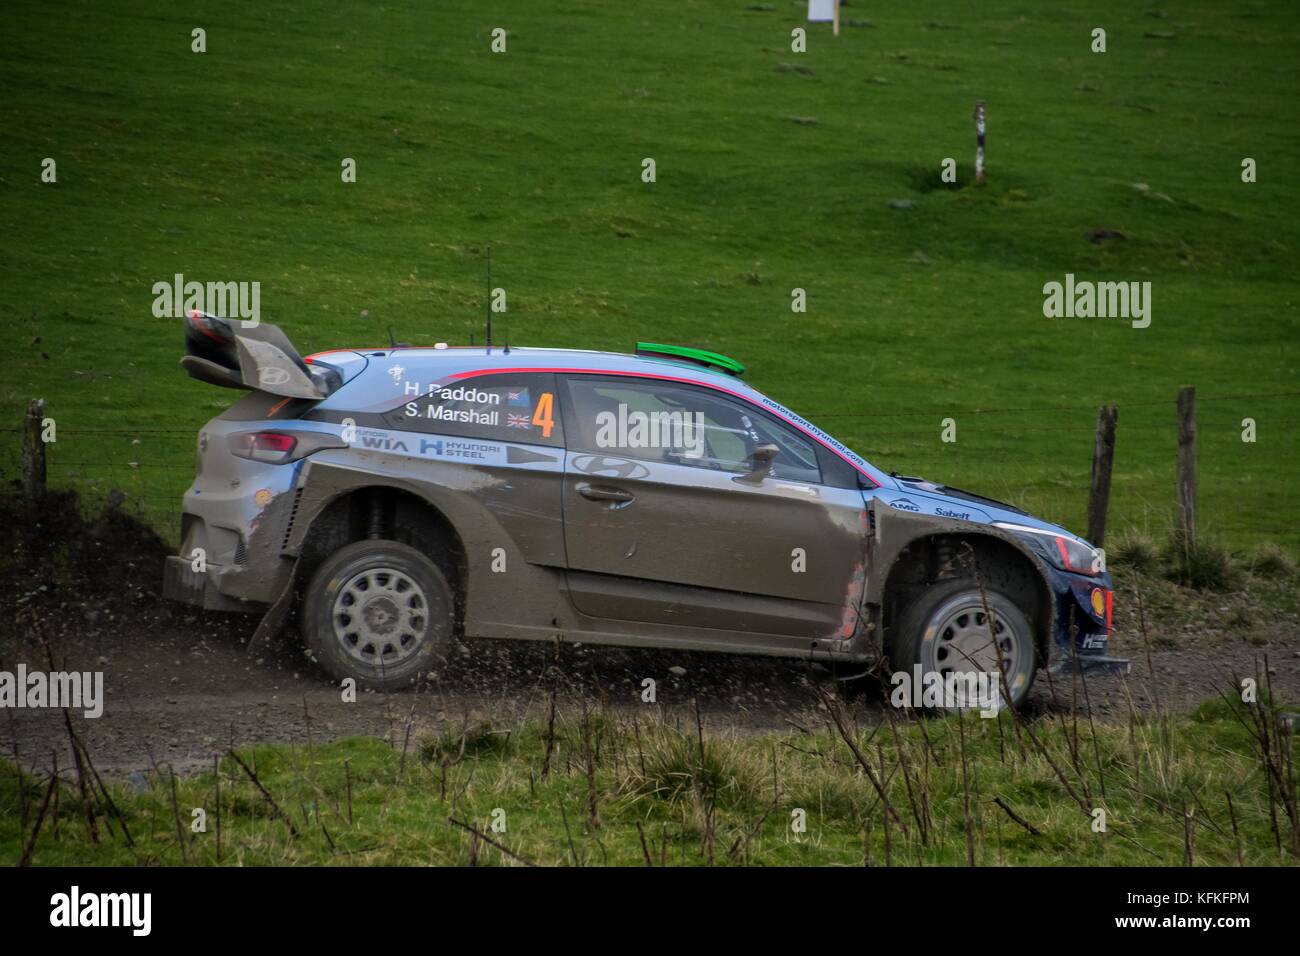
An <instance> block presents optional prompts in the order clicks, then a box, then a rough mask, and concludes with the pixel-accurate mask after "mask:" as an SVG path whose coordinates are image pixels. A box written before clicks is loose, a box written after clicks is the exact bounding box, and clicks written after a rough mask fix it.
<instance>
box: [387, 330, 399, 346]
mask: <svg viewBox="0 0 1300 956" xmlns="http://www.w3.org/2000/svg"><path fill="white" fill-rule="evenodd" d="M388 346H389V348H394V349H395V348H397V337H396V336H395V335H393V327H392V326H391V325H390V326H389V327H388Z"/></svg>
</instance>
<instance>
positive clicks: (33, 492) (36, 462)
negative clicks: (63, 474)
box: [23, 398, 45, 508]
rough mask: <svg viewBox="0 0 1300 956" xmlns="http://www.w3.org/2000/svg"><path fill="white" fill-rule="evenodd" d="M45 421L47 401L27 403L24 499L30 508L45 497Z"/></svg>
mask: <svg viewBox="0 0 1300 956" xmlns="http://www.w3.org/2000/svg"><path fill="white" fill-rule="evenodd" d="M44 419H45V399H43V398H33V399H32V400H31V401H29V402H28V403H27V415H26V417H25V418H24V419H23V497H24V498H26V499H27V505H28V507H29V508H35V507H36V505H37V504H38V503H39V502H40V501H41V500H42V499H43V498H44V497H45V442H43V441H41V422H42V421H44Z"/></svg>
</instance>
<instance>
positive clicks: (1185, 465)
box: [1178, 386, 1196, 547]
mask: <svg viewBox="0 0 1300 956" xmlns="http://www.w3.org/2000/svg"><path fill="white" fill-rule="evenodd" d="M1178 534H1179V535H1180V538H1181V543H1182V545H1183V547H1192V546H1194V545H1195V544H1196V389H1195V388H1193V387H1191V386H1186V387H1184V388H1181V389H1179V390H1178Z"/></svg>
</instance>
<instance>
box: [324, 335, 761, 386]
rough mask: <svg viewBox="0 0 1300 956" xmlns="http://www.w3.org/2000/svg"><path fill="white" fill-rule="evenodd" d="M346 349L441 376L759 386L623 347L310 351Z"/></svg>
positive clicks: (380, 362)
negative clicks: (637, 378) (620, 377)
mask: <svg viewBox="0 0 1300 956" xmlns="http://www.w3.org/2000/svg"><path fill="white" fill-rule="evenodd" d="M342 352H355V353H357V354H360V355H364V356H366V357H368V358H372V359H378V360H379V365H380V366H381V367H385V366H384V360H388V361H390V362H392V363H395V364H398V365H406V366H407V367H409V368H411V369H412V370H414V369H415V368H419V369H421V370H427V371H428V372H429V373H431V374H434V375H437V376H442V375H457V374H461V373H465V372H480V373H482V372H507V371H521V372H527V371H574V372H614V373H619V374H624V375H626V374H634V375H635V374H640V375H647V376H656V377H660V378H664V377H672V378H675V379H679V380H683V381H688V382H700V383H702V384H707V385H713V386H715V387H717V386H719V385H723V386H724V387H726V388H728V389H731V390H733V391H737V392H742V393H744V394H747V395H752V394H755V390H754V389H753V388H752V387H750V386H749V385H748V384H746V383H745V382H743V381H741V380H740V379H739V378H738V377H737V376H735V375H731V374H728V373H727V372H723V371H721V370H720V369H715V368H709V367H706V366H703V365H700V364H698V363H695V362H691V361H689V360H680V361H679V360H675V359H672V358H668V357H658V356H651V355H628V354H626V353H624V352H598V351H593V350H588V349H549V348H519V347H515V346H511V347H510V348H508V349H507V348H505V347H499V346H493V347H491V348H488V347H486V346H481V345H480V346H447V347H445V348H426V347H420V348H377V349H335V350H333V351H332V352H317V353H314V354H313V355H310V356H308V360H314V359H321V360H323V361H326V362H328V361H329V358H328V356H329V355H331V354H338V353H342ZM372 364H373V363H372Z"/></svg>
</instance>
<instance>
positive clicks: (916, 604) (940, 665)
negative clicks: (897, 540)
mask: <svg viewBox="0 0 1300 956" xmlns="http://www.w3.org/2000/svg"><path fill="white" fill-rule="evenodd" d="M990 615H991V616H992V625H993V626H992V629H990V627H989V624H990V621H989V617H990ZM994 636H996V641H995V640H994ZM891 660H892V662H893V664H894V667H895V668H896V669H903V668H906V669H908V670H907V673H908V676H909V680H912V679H913V678H914V675H915V674H916V673H917V670H916V669H917V668H918V667H919V669H920V674H921V678H922V681H924V682H931V681H934V682H936V684H942V686H943V687H944V688H945V689H946V688H952V689H953V690H955V693H948V694H945V695H944V697H943V703H942V704H941V705H940V706H939V707H937V708H930V709H939V710H947V711H955V710H957V709H961V708H963V707H965V708H970V707H979V708H980V709H985V708H987V706H988V700H989V698H988V696H987V694H988V690H987V689H978V690H977V689H976V688H977V687H979V688H990V687H993V686H994V685H996V692H997V695H998V696H997V698H995V699H996V700H998V701H1004V700H1006V698H1007V697H1008V696H1009V697H1010V699H1011V701H1012V703H1013V704H1014V705H1015V706H1016V707H1017V708H1018V707H1019V706H1020V705H1021V704H1022V703H1023V702H1024V701H1025V699H1026V698H1027V697H1028V696H1029V688H1030V686H1031V685H1032V684H1033V682H1034V672H1035V670H1036V669H1037V664H1038V661H1037V652H1036V649H1035V647H1034V632H1033V628H1032V627H1030V624H1029V619H1028V617H1027V616H1026V615H1025V613H1024V611H1022V610H1021V609H1020V608H1019V607H1018V606H1017V605H1016V603H1015V602H1014V601H1013V600H1012V599H1011V598H1009V597H1007V596H1006V595H1005V594H1002V593H1001V592H999V591H996V590H993V589H991V588H988V587H985V588H984V591H983V593H982V594H981V592H980V589H979V586H978V585H977V584H976V582H975V581H973V580H971V579H969V578H957V579H953V580H950V581H941V582H939V583H938V584H935V585H933V586H931V587H930V588H928V589H927V590H926V591H924V592H923V593H922V594H921V595H920V596H919V597H917V598H916V599H915V600H914V601H913V602H912V603H911V604H910V605H909V606H908V607H907V609H906V610H905V611H904V612H903V614H902V615H901V616H900V617H899V620H898V625H897V628H896V630H895V638H894V642H893V650H892V653H891ZM999 667H1000V668H1001V673H1002V675H1003V677H1001V678H1000V677H998V676H997V674H998V668H999ZM973 673H974V674H986V675H989V676H988V678H987V683H986V684H983V685H972V684H971V683H969V681H970V678H969V677H968V676H967V675H970V674H973ZM930 675H935V676H934V677H931V676H930ZM1003 678H1005V683H1004V682H1003ZM972 690H973V691H974V694H972V693H971V691H972Z"/></svg>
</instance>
